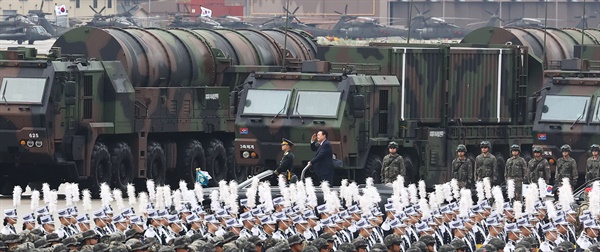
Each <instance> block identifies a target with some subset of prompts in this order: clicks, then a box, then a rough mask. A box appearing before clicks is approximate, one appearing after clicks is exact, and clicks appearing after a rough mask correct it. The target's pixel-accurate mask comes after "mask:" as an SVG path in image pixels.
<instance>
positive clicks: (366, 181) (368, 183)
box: [365, 177, 375, 187]
mask: <svg viewBox="0 0 600 252" xmlns="http://www.w3.org/2000/svg"><path fill="white" fill-rule="evenodd" d="M374 184H375V182H374V181H373V178H372V177H368V178H367V179H366V180H365V187H369V186H373V185H374Z"/></svg>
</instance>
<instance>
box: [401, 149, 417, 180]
mask: <svg viewBox="0 0 600 252" xmlns="http://www.w3.org/2000/svg"><path fill="white" fill-rule="evenodd" d="M402 158H403V159H404V170H405V171H406V178H405V179H404V181H405V183H406V184H412V183H417V182H419V180H421V177H420V174H419V170H418V166H417V168H416V169H415V166H416V165H414V162H413V160H412V158H411V157H410V156H409V155H405V156H402Z"/></svg>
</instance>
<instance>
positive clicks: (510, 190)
mask: <svg viewBox="0 0 600 252" xmlns="http://www.w3.org/2000/svg"><path fill="white" fill-rule="evenodd" d="M506 196H508V199H509V200H512V199H514V198H515V181H514V180H513V179H509V180H507V181H506Z"/></svg>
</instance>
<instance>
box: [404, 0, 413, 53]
mask: <svg viewBox="0 0 600 252" xmlns="http://www.w3.org/2000/svg"><path fill="white" fill-rule="evenodd" d="M412 4H413V1H412V0H410V3H409V4H408V37H407V39H406V43H407V44H410V32H411V31H412V29H411V25H412V8H413V5H412Z"/></svg>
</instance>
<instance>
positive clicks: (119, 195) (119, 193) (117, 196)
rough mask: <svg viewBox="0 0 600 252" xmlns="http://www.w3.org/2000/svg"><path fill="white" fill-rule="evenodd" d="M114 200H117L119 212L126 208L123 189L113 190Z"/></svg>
mask: <svg viewBox="0 0 600 252" xmlns="http://www.w3.org/2000/svg"><path fill="white" fill-rule="evenodd" d="M113 198H114V199H115V205H116V206H117V209H118V210H121V209H123V208H125V202H124V201H123V192H122V191H121V189H118V188H117V189H114V190H113Z"/></svg>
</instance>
